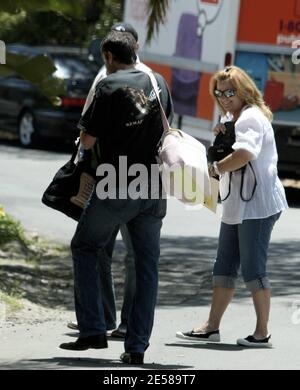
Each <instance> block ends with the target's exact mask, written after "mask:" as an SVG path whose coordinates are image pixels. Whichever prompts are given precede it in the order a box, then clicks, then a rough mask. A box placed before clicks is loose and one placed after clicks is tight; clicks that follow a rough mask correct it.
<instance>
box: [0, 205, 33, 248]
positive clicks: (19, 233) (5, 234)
mask: <svg viewBox="0 0 300 390" xmlns="http://www.w3.org/2000/svg"><path fill="white" fill-rule="evenodd" d="M11 241H18V242H19V243H20V244H22V245H24V246H25V247H26V246H27V245H28V240H27V239H26V237H25V233H24V229H23V227H22V225H21V223H20V222H18V221H16V220H15V219H14V218H12V217H11V216H10V215H8V214H6V213H5V211H4V209H3V208H2V207H0V248H1V247H3V246H4V245H5V244H7V243H9V242H11Z"/></svg>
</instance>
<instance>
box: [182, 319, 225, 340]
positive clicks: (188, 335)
mask: <svg viewBox="0 0 300 390" xmlns="http://www.w3.org/2000/svg"><path fill="white" fill-rule="evenodd" d="M176 337H178V338H179V339H185V340H193V341H197V342H198V341H204V342H213V343H219V342H220V340H221V338H220V332H219V329H214V328H212V327H211V326H209V324H207V323H206V324H204V325H202V326H200V327H198V328H194V329H193V330H192V331H190V332H177V333H176Z"/></svg>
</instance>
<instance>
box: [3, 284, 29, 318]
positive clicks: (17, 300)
mask: <svg viewBox="0 0 300 390" xmlns="http://www.w3.org/2000/svg"><path fill="white" fill-rule="evenodd" d="M3 307H4V308H5V310H4V309H3ZM23 307H24V306H23V304H22V302H21V296H20V295H18V294H14V293H10V294H7V293H4V292H2V291H0V319H1V317H2V316H6V315H11V314H14V313H16V312H17V311H19V310H21V309H23Z"/></svg>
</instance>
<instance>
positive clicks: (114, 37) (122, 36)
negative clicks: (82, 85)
mask: <svg viewBox="0 0 300 390" xmlns="http://www.w3.org/2000/svg"><path fill="white" fill-rule="evenodd" d="M135 49H136V41H135V39H134V37H133V36H132V34H131V33H129V32H121V31H110V32H109V33H108V34H107V35H106V37H105V38H104V39H103V41H102V44H101V51H102V53H105V52H110V53H112V55H113V57H114V59H115V60H116V61H118V62H119V63H121V64H126V65H131V64H134V63H135V62H136V54H135Z"/></svg>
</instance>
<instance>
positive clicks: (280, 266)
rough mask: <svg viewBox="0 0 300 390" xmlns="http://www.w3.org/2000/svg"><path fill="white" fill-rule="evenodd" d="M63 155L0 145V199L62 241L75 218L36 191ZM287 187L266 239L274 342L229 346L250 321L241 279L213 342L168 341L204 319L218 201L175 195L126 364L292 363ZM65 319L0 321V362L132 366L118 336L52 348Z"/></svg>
mask: <svg viewBox="0 0 300 390" xmlns="http://www.w3.org/2000/svg"><path fill="white" fill-rule="evenodd" d="M68 158H69V154H68V153H63V152H53V151H41V150H24V149H20V148H19V147H17V146H16V145H15V144H5V145H3V144H2V145H0V204H2V205H3V206H4V207H5V209H6V211H7V212H9V213H11V214H12V215H13V216H14V217H16V218H18V219H19V220H21V221H22V223H23V225H24V226H25V227H26V229H30V230H36V231H37V232H38V233H39V234H40V235H41V236H43V237H47V238H51V239H53V240H55V241H60V242H63V243H69V241H70V238H71V237H72V234H73V232H74V229H75V223H74V222H73V221H72V220H70V219H68V218H67V217H65V216H64V215H62V214H60V213H58V212H56V211H53V210H51V209H49V208H47V207H46V206H43V205H42V204H41V202H40V198H41V195H42V192H43V190H44V189H45V188H46V186H47V185H48V183H49V181H50V180H51V178H52V177H53V175H54V173H55V172H56V171H57V169H58V168H59V167H60V166H61V165H62V164H63V163H65V162H66V161H67V159H68ZM287 192H288V199H289V202H290V205H291V207H290V209H289V210H287V211H285V212H284V213H283V215H282V217H281V218H280V221H279V222H278V223H277V224H276V226H275V229H274V232H273V237H272V242H271V245H270V259H269V268H270V279H271V281H272V286H273V290H272V291H273V293H272V294H273V298H272V310H271V322H270V329H271V332H272V339H273V343H274V348H273V349H261V350H256V349H247V348H243V347H239V346H237V345H236V339H237V338H239V337H246V336H247V335H248V334H250V332H252V331H253V328H254V326H255V316H254V309H253V306H252V303H251V300H250V299H249V293H248V292H247V291H246V290H245V288H242V287H241V286H239V287H240V288H238V289H237V293H236V295H235V298H234V300H233V303H232V304H231V305H230V307H229V308H228V310H227V312H226V315H225V316H224V320H223V321H222V329H221V334H222V343H220V344H206V343H204V344H199V343H198V344H193V343H190V342H185V341H183V340H179V339H176V338H175V333H176V331H178V330H183V331H187V330H190V329H191V328H192V327H193V326H195V325H198V324H200V323H202V322H203V321H204V320H205V319H206V318H207V315H208V308H209V303H210V296H211V292H210V284H209V285H208V284H207V283H206V282H205V279H203V275H204V274H205V272H206V274H205V275H210V269H211V266H212V264H211V263H212V261H213V256H214V252H215V248H216V238H217V235H218V230H219V224H220V212H221V210H220V207H219V210H218V213H217V215H215V214H213V213H211V212H210V211H208V210H206V209H202V210H195V209H189V210H187V209H186V208H185V207H184V206H183V205H182V204H180V203H179V202H178V201H176V200H170V201H169V202H168V215H167V217H166V218H165V222H164V227H163V231H162V251H161V263H162V264H163V267H165V269H166V270H165V271H166V272H165V273H164V272H162V273H161V278H160V294H159V302H158V306H157V311H156V317H155V325H154V329H153V335H152V337H151V346H150V348H149V350H147V353H146V358H145V363H146V364H145V365H144V366H142V367H135V368H136V369H159V370H161V369H172V370H189V369H194V370H204V369H207V370H212V369H214V370H254V369H255V370H288V369H289V370H291V369H297V370H299V369H300V363H299V342H298V340H299V326H300V283H299V280H300V242H299V222H300V208H299V206H300V196H299V194H300V189H291V188H289V189H287ZM203 270H204V271H205V272H204V274H203ZM118 315H119V313H118ZM33 317H34V316H33ZM72 318H74V313H73V311H64V310H62V311H57V313H56V315H55V316H51V317H50V318H45V320H44V321H43V322H42V323H39V322H37V323H35V321H34V318H33V321H32V322H33V323H32V324H26V323H25V324H22V323H20V324H10V325H9V324H3V327H2V329H1V326H0V343H1V348H0V369H50V370H61V369H64V370H69V369H82V370H86V369H88V370H109V369H112V370H117V369H120V368H129V369H130V368H132V367H126V366H125V367H124V366H123V365H121V364H120V362H119V361H118V357H119V355H120V353H121V352H123V343H122V342H118V341H110V342H109V348H108V349H106V350H100V351H96V350H88V351H85V352H77V353H76V352H71V351H70V352H68V351H63V350H59V349H58V348H57V346H58V345H59V344H60V343H61V342H66V341H70V340H72V339H73V340H74V336H75V337H76V333H74V332H72V333H70V331H68V330H67V328H66V322H67V321H68V320H70V319H72ZM6 325H7V326H6ZM200 374H201V372H200ZM200 379H201V378H200Z"/></svg>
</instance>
